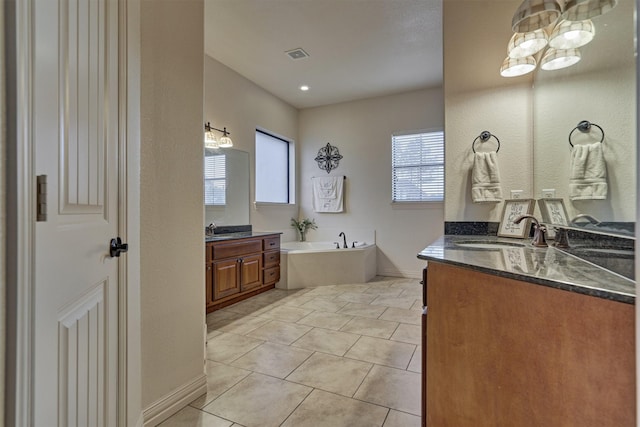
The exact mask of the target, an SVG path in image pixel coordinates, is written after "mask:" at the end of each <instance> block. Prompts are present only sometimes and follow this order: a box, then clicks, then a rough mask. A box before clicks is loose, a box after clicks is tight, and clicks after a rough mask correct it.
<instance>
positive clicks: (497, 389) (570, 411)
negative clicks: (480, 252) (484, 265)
mask: <svg viewBox="0 0 640 427" xmlns="http://www.w3.org/2000/svg"><path fill="white" fill-rule="evenodd" d="M428 271H429V274H428V277H425V279H427V287H426V292H427V298H428V312H427V318H428V319H427V322H426V325H425V327H426V329H425V331H424V332H423V340H424V341H423V351H425V354H424V357H425V359H423V360H425V361H426V366H425V367H423V370H422V372H423V375H424V377H423V380H424V381H425V382H426V384H425V386H426V389H425V394H423V398H424V399H425V400H426V402H425V403H426V414H425V415H426V416H424V419H423V423H426V425H427V426H430V427H448V426H451V427H483V426H518V427H527V426H531V427H538V426H580V427H602V426H616V427H623V426H630V427H631V426H635V425H636V421H635V347H634V346H635V344H634V336H635V335H634V323H635V314H634V312H635V310H634V308H635V307H634V305H632V304H624V303H621V302H616V301H611V300H607V299H603V298H598V297H593V296H588V295H583V294H579V293H574V292H569V291H565V290H560V289H556V288H552V287H546V286H542V285H539V284H533V283H529V282H524V281H519V280H515V279H510V278H504V277H498V276H494V275H491V274H486V273H482V272H478V271H475V270H472V269H468V268H464V267H457V266H452V265H449V264H444V263H438V262H434V261H429V267H428ZM425 276H426V275H425Z"/></svg>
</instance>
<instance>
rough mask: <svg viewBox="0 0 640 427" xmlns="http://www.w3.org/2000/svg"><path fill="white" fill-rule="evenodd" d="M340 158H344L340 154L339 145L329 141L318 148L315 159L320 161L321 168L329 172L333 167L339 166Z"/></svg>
mask: <svg viewBox="0 0 640 427" xmlns="http://www.w3.org/2000/svg"><path fill="white" fill-rule="evenodd" d="M340 159H342V156H341V155H340V151H338V147H336V146H333V145H331V144H329V143H328V142H327V145H325V146H324V147H322V148H321V149H320V150H318V155H317V156H316V158H315V159H313V160H315V161H316V162H318V167H319V168H320V169H322V170H325V171H327V173H329V172H331V170H332V169H337V168H338V164H339V163H340Z"/></svg>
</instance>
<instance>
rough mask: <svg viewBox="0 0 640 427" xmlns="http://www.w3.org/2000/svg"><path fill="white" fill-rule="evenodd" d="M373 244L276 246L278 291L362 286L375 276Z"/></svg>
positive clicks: (298, 244)
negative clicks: (352, 246)
mask: <svg viewBox="0 0 640 427" xmlns="http://www.w3.org/2000/svg"><path fill="white" fill-rule="evenodd" d="M376 269H377V266H376V245H375V244H365V245H363V246H359V247H357V248H347V249H344V248H340V249H336V244H335V243H333V242H285V243H282V244H281V245H280V282H279V283H278V284H277V287H278V288H282V289H298V288H308V287H312V286H322V285H340V284H344V283H365V282H368V281H369V280H371V279H373V277H374V276H375V275H376Z"/></svg>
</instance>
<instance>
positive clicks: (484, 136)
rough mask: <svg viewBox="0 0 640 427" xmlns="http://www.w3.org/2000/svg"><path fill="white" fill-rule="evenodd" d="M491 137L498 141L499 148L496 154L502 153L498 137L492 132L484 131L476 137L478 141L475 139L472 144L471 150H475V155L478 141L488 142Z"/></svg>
mask: <svg viewBox="0 0 640 427" xmlns="http://www.w3.org/2000/svg"><path fill="white" fill-rule="evenodd" d="M491 137H494V138H495V139H496V141H498V148H497V149H496V153H497V152H498V151H500V140H499V139H498V137H497V136H495V135H494V134H492V133H491V132H489V131H488V130H483V131H482V133H481V134H480V135H478V136H476V139H474V140H473V142H472V143H471V149H472V150H473V152H474V153H475V152H476V147H475V145H476V141H477V140H480V142H487V141H488V140H489V138H491Z"/></svg>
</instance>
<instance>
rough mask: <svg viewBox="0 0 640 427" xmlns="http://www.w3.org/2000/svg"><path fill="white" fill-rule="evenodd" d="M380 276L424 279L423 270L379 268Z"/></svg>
mask: <svg viewBox="0 0 640 427" xmlns="http://www.w3.org/2000/svg"><path fill="white" fill-rule="evenodd" d="M377 274H378V276H389V277H402V278H406V279H422V270H417V271H414V270H396V269H383V270H378V273H377Z"/></svg>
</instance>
